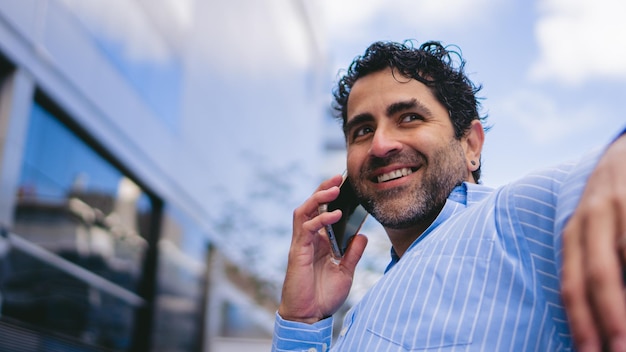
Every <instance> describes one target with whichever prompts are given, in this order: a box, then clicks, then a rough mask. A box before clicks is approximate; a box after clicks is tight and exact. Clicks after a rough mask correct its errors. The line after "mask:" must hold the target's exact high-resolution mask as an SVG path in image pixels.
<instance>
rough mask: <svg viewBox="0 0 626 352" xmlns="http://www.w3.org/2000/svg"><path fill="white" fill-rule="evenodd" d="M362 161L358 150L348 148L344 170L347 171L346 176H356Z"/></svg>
mask: <svg viewBox="0 0 626 352" xmlns="http://www.w3.org/2000/svg"><path fill="white" fill-rule="evenodd" d="M363 160H364V159H363V155H362V153H360V152H359V151H358V150H354V149H352V148H349V149H348V151H347V154H346V168H347V169H348V174H352V175H355V174H358V173H359V169H360V168H361V165H362V163H363Z"/></svg>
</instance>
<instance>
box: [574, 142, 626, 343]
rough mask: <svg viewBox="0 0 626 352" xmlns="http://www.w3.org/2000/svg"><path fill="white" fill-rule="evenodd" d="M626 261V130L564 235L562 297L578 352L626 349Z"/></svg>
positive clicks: (591, 180)
mask: <svg viewBox="0 0 626 352" xmlns="http://www.w3.org/2000/svg"><path fill="white" fill-rule="evenodd" d="M625 263H626V134H625V135H622V136H621V137H619V138H618V139H617V140H616V141H614V142H613V143H612V144H611V145H610V146H609V147H608V149H607V150H606V152H605V153H604V155H603V156H602V158H601V159H600V161H599V162H598V164H597V166H596V168H595V170H594V171H593V172H592V174H591V176H590V177H589V180H588V182H587V185H586V186H585V190H584V192H583V194H582V197H581V199H580V203H579V205H578V207H577V209H576V210H575V212H574V214H573V215H572V217H571V218H570V220H569V222H568V223H567V226H566V227H565V230H564V233H563V268H562V269H563V270H562V296H563V303H564V305H565V308H566V310H567V314H568V321H569V325H570V328H571V331H572V334H573V337H574V341H575V343H576V346H577V348H578V349H579V350H581V351H582V350H585V351H586V350H591V351H600V350H601V349H602V346H605V347H608V348H610V350H611V351H626V296H625V291H624V281H623V280H624V279H623V270H624V264H625ZM587 348H589V349H587Z"/></svg>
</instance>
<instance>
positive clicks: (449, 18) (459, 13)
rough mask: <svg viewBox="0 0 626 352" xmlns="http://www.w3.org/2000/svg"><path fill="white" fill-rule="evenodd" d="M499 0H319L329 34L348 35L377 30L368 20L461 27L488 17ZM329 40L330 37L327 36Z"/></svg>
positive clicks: (447, 27)
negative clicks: (381, 19)
mask: <svg viewBox="0 0 626 352" xmlns="http://www.w3.org/2000/svg"><path fill="white" fill-rule="evenodd" d="M498 3H500V0H475V1H466V0H438V1H432V0H390V1H385V0H343V1H336V0H321V1H320V4H321V6H322V8H323V9H324V12H325V14H324V15H325V17H326V26H327V28H328V30H329V32H330V33H332V36H342V37H346V38H349V37H352V36H359V35H362V34H363V33H362V31H368V30H379V29H377V28H376V27H372V26H371V23H372V22H373V21H375V20H376V19H379V18H384V19H388V20H389V21H388V22H389V23H388V26H396V25H401V26H400V27H405V28H406V27H409V28H415V29H432V28H442V29H443V28H445V29H451V28H464V27H466V26H467V24H468V23H476V22H478V21H481V19H484V18H485V17H487V16H489V15H490V14H491V13H492V12H491V10H493V9H494V8H495V7H494V5H496V4H498ZM331 39H332V38H331Z"/></svg>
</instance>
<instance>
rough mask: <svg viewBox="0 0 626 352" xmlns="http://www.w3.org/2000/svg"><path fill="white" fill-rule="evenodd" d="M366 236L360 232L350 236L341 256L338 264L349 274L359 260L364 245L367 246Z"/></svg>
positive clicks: (352, 271) (352, 272)
mask: <svg viewBox="0 0 626 352" xmlns="http://www.w3.org/2000/svg"><path fill="white" fill-rule="evenodd" d="M367 241H368V240H367V237H365V236H364V235H362V234H358V235H356V236H354V237H353V238H352V241H350V244H349V245H348V248H347V249H346V252H345V253H344V255H343V258H341V262H340V265H342V266H344V267H345V269H346V270H348V271H349V272H350V273H351V274H354V269H355V268H356V265H357V264H358V263H359V261H360V260H361V257H362V256H363V252H364V251H365V247H366V246H367Z"/></svg>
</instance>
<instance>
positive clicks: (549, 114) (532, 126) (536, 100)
mask: <svg viewBox="0 0 626 352" xmlns="http://www.w3.org/2000/svg"><path fill="white" fill-rule="evenodd" d="M494 108H495V109H494V110H499V112H498V115H499V116H506V118H507V119H508V118H510V119H512V120H514V121H516V122H517V123H518V124H519V125H520V126H521V127H522V130H523V131H524V132H525V133H526V134H528V135H529V137H530V138H531V142H533V143H537V144H540V145H547V144H549V143H554V142H556V141H559V140H563V139H565V138H566V137H571V136H572V135H574V134H577V133H580V132H582V131H585V130H587V129H590V128H592V127H593V125H594V124H597V123H598V119H595V120H594V119H592V118H591V116H602V114H601V112H600V111H598V108H597V106H595V107H592V106H591V105H589V106H584V105H583V106H577V107H576V108H575V109H573V108H572V109H563V108H562V107H559V106H558V105H557V104H556V103H555V102H554V101H553V100H551V99H550V98H548V97H547V96H545V95H543V94H541V93H538V92H533V91H529V90H521V91H517V92H515V93H514V94H513V95H511V96H509V97H508V99H505V100H504V101H503V102H502V103H501V104H498V106H496V107H494Z"/></svg>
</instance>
